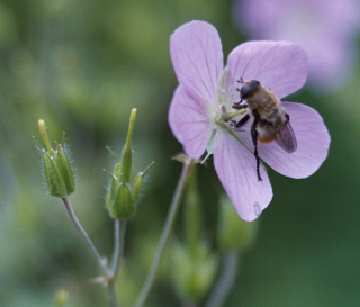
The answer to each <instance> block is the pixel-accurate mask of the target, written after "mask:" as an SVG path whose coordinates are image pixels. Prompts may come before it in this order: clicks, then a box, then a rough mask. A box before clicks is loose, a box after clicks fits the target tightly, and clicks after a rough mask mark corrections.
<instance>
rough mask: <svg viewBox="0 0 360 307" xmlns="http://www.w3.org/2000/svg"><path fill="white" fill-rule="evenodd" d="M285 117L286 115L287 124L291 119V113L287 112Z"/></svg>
mask: <svg viewBox="0 0 360 307" xmlns="http://www.w3.org/2000/svg"><path fill="white" fill-rule="evenodd" d="M285 117H286V125H287V124H288V123H289V121H290V116H289V114H287V113H286V114H285Z"/></svg>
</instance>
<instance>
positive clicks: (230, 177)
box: [214, 135, 272, 221]
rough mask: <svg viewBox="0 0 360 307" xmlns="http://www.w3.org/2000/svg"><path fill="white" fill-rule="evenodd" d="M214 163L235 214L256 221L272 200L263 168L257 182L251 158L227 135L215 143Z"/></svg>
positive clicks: (254, 164)
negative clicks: (260, 179) (260, 178)
mask: <svg viewBox="0 0 360 307" xmlns="http://www.w3.org/2000/svg"><path fill="white" fill-rule="evenodd" d="M214 163H215V169H216V172H217V174H218V176H219V178H220V181H221V182H222V184H223V186H224V189H225V191H226V193H227V194H228V196H229V198H230V199H231V200H232V202H233V204H234V206H235V209H236V211H237V212H238V214H239V215H240V216H241V218H242V219H244V220H245V221H253V220H255V219H256V218H257V217H258V216H259V215H260V214H261V211H262V210H263V209H265V208H266V207H267V206H268V205H269V203H270V201H271V198H272V189H271V185H270V182H269V178H268V174H267V171H266V169H265V168H264V167H263V166H261V177H262V181H259V180H258V177H257V171H256V161H255V159H254V155H253V154H252V153H251V152H250V151H249V150H248V149H246V148H245V147H244V146H243V145H242V144H240V143H239V142H238V141H237V140H235V139H234V138H233V137H232V136H229V135H223V136H221V137H219V139H218V140H217V144H216V148H215V152H214Z"/></svg>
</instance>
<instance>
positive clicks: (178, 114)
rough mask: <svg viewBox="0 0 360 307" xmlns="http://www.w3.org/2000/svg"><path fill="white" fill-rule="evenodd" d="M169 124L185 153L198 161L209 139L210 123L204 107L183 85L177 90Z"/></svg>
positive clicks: (172, 102) (172, 103) (170, 111)
mask: <svg viewBox="0 0 360 307" xmlns="http://www.w3.org/2000/svg"><path fill="white" fill-rule="evenodd" d="M169 124H170V128H171V131H172V133H173V134H174V135H175V136H176V138H177V139H178V141H179V142H180V143H181V144H182V145H183V146H184V149H185V152H186V153H187V154H188V155H189V156H190V157H191V158H192V159H198V158H199V157H200V156H201V155H202V154H203V153H204V151H205V148H206V145H207V142H208V139H209V134H210V133H209V121H208V117H207V113H206V111H205V108H204V107H203V105H202V104H201V103H199V102H198V101H196V100H195V99H194V98H192V97H190V95H189V94H188V92H187V91H186V89H185V88H184V87H183V86H182V85H180V86H179V87H178V88H177V90H176V91H175V93H174V96H173V99H172V101H171V106H170V110H169Z"/></svg>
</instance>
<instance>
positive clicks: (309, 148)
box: [259, 102, 330, 179]
mask: <svg viewBox="0 0 360 307" xmlns="http://www.w3.org/2000/svg"><path fill="white" fill-rule="evenodd" d="M282 104H283V106H284V108H285V109H286V111H287V112H288V114H289V116H290V124H291V126H292V127H293V129H294V132H295V135H296V139H297V150H296V151H295V152H294V153H287V152H285V151H284V150H282V149H281V148H280V146H279V145H278V144H276V143H275V142H272V143H270V144H260V146H259V153H260V157H261V159H262V160H264V161H265V162H266V163H268V164H269V165H270V166H271V168H273V169H274V170H276V171H277V172H279V173H281V174H283V175H285V176H288V177H290V178H296V179H299V178H306V177H308V176H310V175H311V174H313V173H314V172H315V171H316V170H317V169H318V168H319V167H320V166H321V164H322V163H323V162H324V160H325V159H326V157H327V154H328V150H329V146H330V135H329V132H328V130H327V128H326V127H325V124H324V121H323V119H322V117H321V116H320V114H319V113H318V112H317V111H316V110H314V109H313V108H310V107H308V106H305V105H304V104H302V103H294V102H282Z"/></svg>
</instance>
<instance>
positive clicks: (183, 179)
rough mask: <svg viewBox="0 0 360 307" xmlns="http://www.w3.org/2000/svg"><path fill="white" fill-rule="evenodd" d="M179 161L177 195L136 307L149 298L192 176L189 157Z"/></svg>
mask: <svg viewBox="0 0 360 307" xmlns="http://www.w3.org/2000/svg"><path fill="white" fill-rule="evenodd" d="M179 160H181V162H182V165H183V166H182V170H181V175H180V178H179V181H178V184H177V187H176V190H175V193H174V195H173V199H172V201H171V204H170V209H169V213H168V216H167V218H166V221H165V224H164V227H163V231H162V233H161V236H160V240H159V243H158V245H157V248H156V250H155V254H154V257H153V260H152V264H151V267H150V271H149V273H148V275H147V277H146V279H145V282H144V284H143V287H142V289H141V291H140V294H139V296H138V298H137V300H136V302H135V305H134V306H135V307H142V306H143V305H144V303H145V300H146V298H147V297H148V295H149V292H150V290H151V287H152V285H153V283H154V280H155V276H156V272H157V270H158V267H159V264H160V260H161V256H162V253H163V251H164V248H165V245H166V243H167V241H168V239H169V237H170V234H171V230H172V226H173V224H174V221H175V218H176V214H177V212H178V209H179V206H180V200H181V198H182V195H183V192H184V190H185V187H186V183H187V179H188V177H189V174H190V170H191V159H190V158H188V157H187V156H186V157H185V155H181V159H179Z"/></svg>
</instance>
